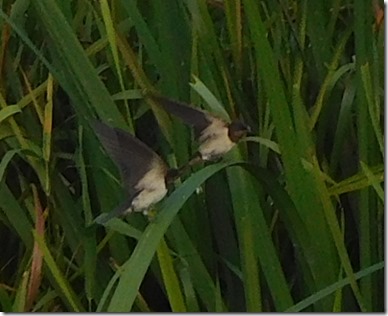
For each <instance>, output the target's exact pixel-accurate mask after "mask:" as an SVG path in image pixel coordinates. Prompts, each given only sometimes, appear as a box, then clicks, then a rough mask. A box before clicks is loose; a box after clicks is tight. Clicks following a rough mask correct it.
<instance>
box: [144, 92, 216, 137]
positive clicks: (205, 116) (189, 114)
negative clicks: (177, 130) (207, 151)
mask: <svg viewBox="0 0 388 316" xmlns="http://www.w3.org/2000/svg"><path fill="white" fill-rule="evenodd" d="M148 97H150V98H151V99H152V100H154V101H155V102H157V103H158V104H160V105H161V106H162V107H163V108H164V109H165V110H166V111H167V112H169V113H171V114H172V115H175V116H177V117H179V118H180V119H181V120H182V121H183V122H184V123H186V124H188V125H191V126H193V127H194V130H195V134H196V136H197V137H198V136H199V135H200V134H201V133H202V131H203V130H204V129H206V128H207V127H208V126H209V125H210V124H211V123H212V122H213V120H214V119H217V118H215V117H213V116H212V115H211V114H209V113H208V112H206V111H204V110H201V109H197V108H193V107H192V106H190V105H189V104H186V103H183V102H178V101H173V100H170V99H168V98H165V97H162V96H159V95H149V96H148Z"/></svg>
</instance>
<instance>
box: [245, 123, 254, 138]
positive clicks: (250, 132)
mask: <svg viewBox="0 0 388 316" xmlns="http://www.w3.org/2000/svg"><path fill="white" fill-rule="evenodd" d="M246 130H247V136H253V135H254V134H253V132H252V128H251V127H250V126H249V125H247V126H246Z"/></svg>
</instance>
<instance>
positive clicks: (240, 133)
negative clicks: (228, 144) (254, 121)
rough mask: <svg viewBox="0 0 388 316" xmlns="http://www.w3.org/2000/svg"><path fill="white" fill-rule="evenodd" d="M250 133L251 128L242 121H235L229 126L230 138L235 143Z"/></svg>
mask: <svg viewBox="0 0 388 316" xmlns="http://www.w3.org/2000/svg"><path fill="white" fill-rule="evenodd" d="M250 132H251V128H250V127H249V126H248V125H246V124H244V123H243V122H241V121H238V120H234V121H232V123H230V124H229V131H228V136H229V138H230V139H231V140H232V141H233V142H235V143H237V142H238V141H239V140H240V139H241V138H242V137H245V136H246V135H247V134H248V133H250Z"/></svg>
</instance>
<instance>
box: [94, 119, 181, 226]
mask: <svg viewBox="0 0 388 316" xmlns="http://www.w3.org/2000/svg"><path fill="white" fill-rule="evenodd" d="M92 126H93V129H94V131H95V133H96V134H97V137H98V138H99V140H100V142H101V144H102V145H103V147H104V149H105V151H106V152H107V153H108V155H109V156H110V157H111V159H112V160H113V162H114V163H115V164H116V165H117V167H118V168H119V170H120V173H121V178H122V181H123V186H124V188H125V190H126V191H127V193H128V195H129V197H128V198H127V199H126V200H125V201H124V202H123V203H122V204H120V205H119V206H117V207H116V208H115V209H114V210H113V211H111V212H110V213H105V214H101V215H100V216H98V217H97V218H96V219H95V221H96V223H98V224H104V223H106V222H107V221H108V220H110V219H111V218H114V217H117V216H122V215H125V214H128V213H131V212H143V214H145V215H146V214H147V211H148V209H149V208H150V207H151V206H152V205H154V204H156V203H157V202H159V201H160V200H162V199H163V198H164V197H165V196H166V194H167V191H168V189H167V186H168V185H169V184H170V183H172V182H173V181H174V180H175V179H177V178H178V177H179V175H178V170H177V169H173V168H171V169H170V168H168V166H167V164H166V163H165V162H164V161H163V160H162V159H161V158H160V157H159V156H158V155H157V154H156V153H155V152H154V151H153V150H152V149H151V148H149V147H148V146H147V145H146V144H144V143H143V142H141V141H140V140H139V139H137V138H136V137H135V136H133V135H131V134H129V133H127V132H125V131H123V130H122V129H119V128H112V127H110V126H108V125H106V124H104V123H102V122H98V121H96V122H94V123H93V125H92Z"/></svg>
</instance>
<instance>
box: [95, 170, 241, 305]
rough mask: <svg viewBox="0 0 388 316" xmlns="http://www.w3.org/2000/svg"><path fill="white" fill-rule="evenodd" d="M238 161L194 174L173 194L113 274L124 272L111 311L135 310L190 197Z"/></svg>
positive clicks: (111, 302) (114, 294)
mask: <svg viewBox="0 0 388 316" xmlns="http://www.w3.org/2000/svg"><path fill="white" fill-rule="evenodd" d="M238 163H241V162H229V163H219V164H214V165H211V166H208V167H206V168H204V169H202V170H200V171H198V172H197V173H195V174H193V175H192V176H191V177H190V178H188V179H187V180H186V181H185V182H184V183H183V184H182V185H181V186H180V187H179V188H178V189H177V190H176V191H174V192H173V193H172V194H171V196H169V198H168V199H167V200H166V201H165V203H164V205H163V207H162V209H161V211H160V213H159V214H158V216H157V217H156V218H155V220H154V221H153V222H151V223H150V224H149V225H148V227H147V228H146V230H145V231H144V233H143V235H142V237H141V238H140V240H139V242H138V244H137V246H136V248H135V250H134V252H133V254H132V256H131V258H130V259H129V260H128V261H127V262H126V263H125V264H124V265H123V266H122V267H121V269H120V271H121V272H117V273H116V274H115V275H114V276H113V278H112V280H117V278H118V275H119V274H120V273H121V275H120V276H119V277H120V279H119V283H118V285H117V288H116V289H115V291H114V293H113V296H112V299H111V300H110V302H109V306H108V311H109V312H119V311H121V312H123V311H129V310H130V309H131V307H132V305H133V302H134V300H135V298H136V295H137V293H138V290H139V287H140V284H141V282H142V280H143V277H144V275H145V273H146V271H147V269H148V267H149V265H150V263H151V260H152V258H153V257H154V254H155V252H156V249H157V247H158V245H159V243H160V240H161V239H162V237H163V235H164V234H165V232H166V231H167V229H168V227H169V226H170V224H171V222H172V220H173V219H174V218H175V216H176V214H177V213H178V211H179V210H180V209H181V207H182V206H183V204H184V203H185V202H186V200H187V199H188V198H189V197H190V196H191V195H192V194H193V193H194V192H195V190H196V189H197V188H198V187H199V186H200V185H201V184H202V183H203V182H205V181H206V180H207V179H208V178H210V177H211V176H212V175H213V174H215V173H216V172H218V171H220V170H222V169H224V168H226V167H228V166H231V165H235V164H238ZM129 285H130V287H129ZM108 288H109V289H110V288H111V287H108ZM106 294H107V293H104V296H105V297H107V296H108V295H106ZM103 305H104V302H100V306H103Z"/></svg>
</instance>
